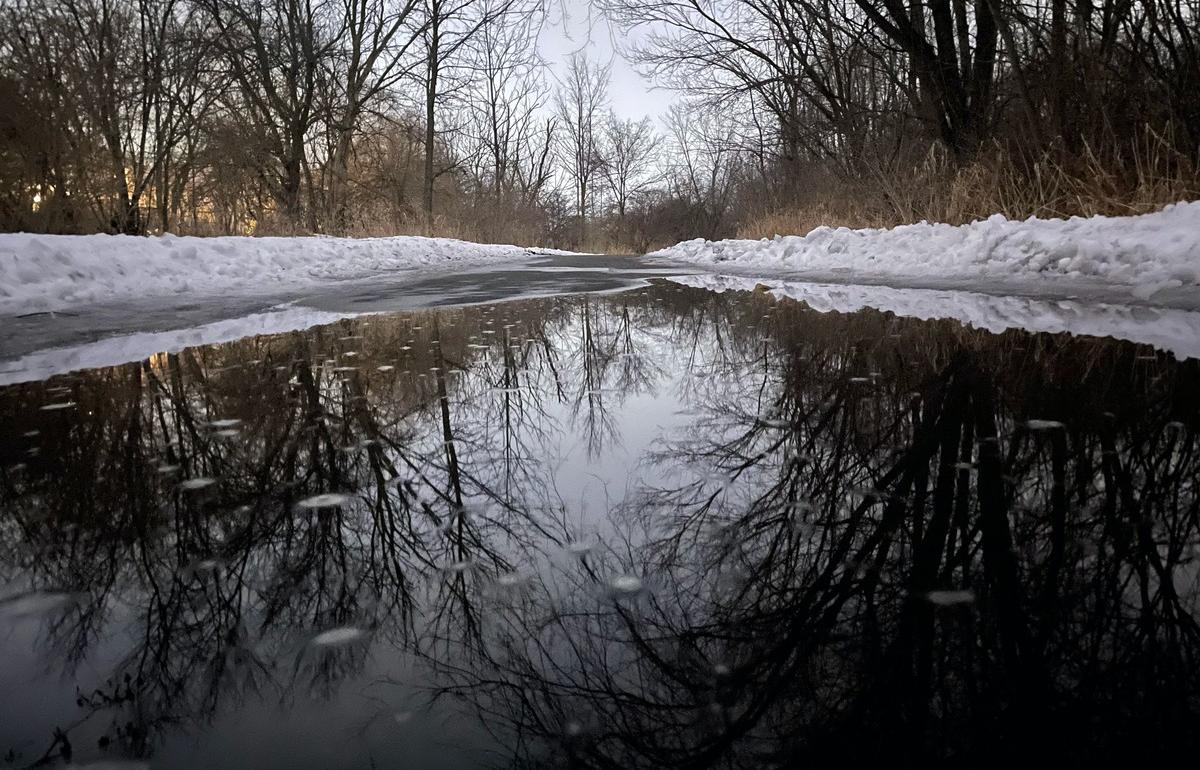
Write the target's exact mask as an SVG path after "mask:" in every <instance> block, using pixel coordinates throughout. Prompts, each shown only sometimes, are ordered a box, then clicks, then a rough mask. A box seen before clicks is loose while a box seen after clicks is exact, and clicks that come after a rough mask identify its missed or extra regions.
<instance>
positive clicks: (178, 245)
mask: <svg viewBox="0 0 1200 770" xmlns="http://www.w3.org/2000/svg"><path fill="white" fill-rule="evenodd" d="M545 253H548V251H547V250H544V249H540V250H530V249H525V248H521V247H519V246H494V245H484V244H477V243H467V242H465V241H455V240H451V239H448V238H420V237H415V236H401V237H395V238H325V237H301V238H247V237H224V238H197V237H178V236H173V235H163V236H160V237H152V238H139V237H134V236H128V235H31V234H27V233H11V234H2V235H0V315H18V314H22V313H31V312H42V311H57V310H66V309H69V308H73V307H76V306H78V305H81V304H90V303H96V302H112V301H120V300H123V299H139V300H144V299H146V298H148V297H163V298H168V297H184V296H186V297H189V298H191V297H196V296H205V295H208V296H230V295H238V296H242V295H253V294H276V293H279V292H281V291H290V290H303V289H308V288H313V287H316V286H319V285H321V284H324V283H327V282H330V281H340V280H346V279H354V278H365V277H369V276H372V275H377V274H381V273H394V272H396V271H400V270H414V269H419V268H441V269H446V268H454V267H459V266H468V265H476V264H482V263H488V262H502V261H515V260H519V259H523V258H526V257H529V256H531V255H533V254H545Z"/></svg>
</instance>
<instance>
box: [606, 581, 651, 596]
mask: <svg viewBox="0 0 1200 770" xmlns="http://www.w3.org/2000/svg"><path fill="white" fill-rule="evenodd" d="M644 587H645V586H644V584H643V583H642V579H641V578H639V577H636V576H634V575H617V576H616V577H613V578H610V579H609V581H608V590H609V592H610V593H611V594H612V595H613V597H614V598H617V599H622V598H628V597H631V596H637V595H638V594H640V593H641V592H642V589H643V588H644Z"/></svg>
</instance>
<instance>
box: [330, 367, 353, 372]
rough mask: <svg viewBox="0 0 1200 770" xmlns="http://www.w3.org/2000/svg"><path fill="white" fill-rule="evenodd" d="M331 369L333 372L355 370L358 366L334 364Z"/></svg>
mask: <svg viewBox="0 0 1200 770" xmlns="http://www.w3.org/2000/svg"><path fill="white" fill-rule="evenodd" d="M333 371H335V372H357V371H358V367H357V366H335V367H333Z"/></svg>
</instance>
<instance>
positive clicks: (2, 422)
mask: <svg viewBox="0 0 1200 770" xmlns="http://www.w3.org/2000/svg"><path fill="white" fill-rule="evenodd" d="M1198 406H1200V368H1198V366H1197V362H1196V361H1195V360H1185V361H1177V360H1175V359H1174V358H1173V357H1171V356H1169V355H1167V354H1163V353H1156V352H1155V351H1154V350H1153V349H1151V348H1148V347H1144V346H1138V345H1134V344H1131V343H1124V342H1116V341H1112V340H1102V339H1096V338H1086V337H1070V336H1067V335H1046V334H1041V335H1032V334H1026V333H1022V332H1008V333H1005V334H1003V335H993V334H989V333H986V332H981V331H976V330H972V329H968V328H966V327H963V326H961V325H959V324H957V323H955V322H952V321H918V320H911V319H901V318H897V317H895V316H892V315H890V314H886V313H880V312H877V311H873V310H866V311H862V312H859V313H854V314H838V313H818V312H815V311H813V310H810V309H809V308H807V307H806V306H805V305H803V304H802V303H799V302H794V301H790V300H782V301H777V300H774V299H772V298H771V297H770V296H768V295H765V294H759V293H752V292H743V293H732V292H731V293H726V294H720V295H718V294H712V293H709V292H707V291H705V290H703V289H699V288H687V287H680V286H678V285H674V284H670V283H655V284H653V285H651V286H649V287H647V288H644V289H637V290H634V291H629V292H625V293H621V294H613V295H606V296H576V297H560V298H551V299H536V300H525V301H517V302H510V303H505V304H500V305H495V306H477V307H469V308H447V309H441V310H437V311H422V312H414V313H403V314H394V315H380V316H371V317H365V318H360V319H354V320H346V321H343V322H340V323H338V324H335V325H332V326H326V327H321V328H317V329H312V330H309V331H307V332H302V333H300V332H298V333H292V334H285V335H278V336H272V337H259V338H254V339H247V340H242V341H239V342H234V343H229V344H222V345H214V346H210V347H203V348H192V349H189V350H186V351H184V352H183V353H180V354H178V355H163V356H157V357H153V358H151V359H149V360H146V361H144V362H141V363H139V364H130V365H126V366H121V367H116V368H107V369H100V370H90V371H84V372H78V373H75V374H71V375H67V376H60V377H55V378H53V379H51V380H47V381H45V382H40V383H31V384H24V385H17V386H12V387H9V388H6V389H0V582H2V585H3V588H2V589H0V766H12V767H29V766H59V765H65V764H70V763H75V764H81V765H87V764H89V763H97V762H117V763H125V764H119V765H118V766H125V765H128V766H129V767H134V766H138V765H137V763H144V765H145V766H149V767H155V768H210V767H278V768H300V767H313V768H318V767H320V768H324V767H418V768H420V767H433V768H461V767H470V766H502V767H503V766H513V765H516V766H548V767H621V768H629V767H648V768H649V767H721V768H732V767H798V766H805V765H808V764H815V765H816V766H831V765H834V764H836V765H847V764H849V765H850V766H853V765H854V764H858V763H861V762H864V761H869V760H873V761H886V762H888V763H890V764H900V765H914V764H927V763H929V762H932V763H934V764H957V765H962V766H1006V767H1011V765H1012V763H1014V762H1022V763H1025V762H1029V761H1031V760H1036V761H1037V762H1039V763H1049V762H1057V763H1059V764H1062V765H1071V766H1076V765H1084V764H1094V763H1096V762H1100V761H1103V762H1104V763H1106V764H1107V763H1109V762H1113V761H1117V760H1134V761H1140V762H1146V761H1152V760H1157V759H1167V758H1169V757H1170V756H1172V755H1176V754H1178V753H1179V752H1182V751H1186V752H1195V751H1196V750H1197V748H1200V747H1198V744H1200V731H1197V730H1196V729H1195V727H1196V724H1197V717H1198V715H1200V660H1197V657H1198V654H1200V626H1198V625H1197V618H1198V617H1200V613H1198V610H1200V607H1198V601H1197V599H1198V592H1197V591H1198V585H1197V576H1198V572H1197V562H1196V559H1197V558H1200V504H1198V502H1197V500H1198V497H1197V492H1198V489H1197V487H1198V485H1200V456H1198V452H1197V450H1198V447H1197V444H1196V431H1197V428H1200V412H1198ZM1193 756H1194V754H1193Z"/></svg>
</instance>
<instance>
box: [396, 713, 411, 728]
mask: <svg viewBox="0 0 1200 770" xmlns="http://www.w3.org/2000/svg"><path fill="white" fill-rule="evenodd" d="M412 718H413V713H412V712H411V711H397V712H396V713H394V714H392V719H395V720H396V724H398V725H402V724H405V723H406V722H410V721H412Z"/></svg>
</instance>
